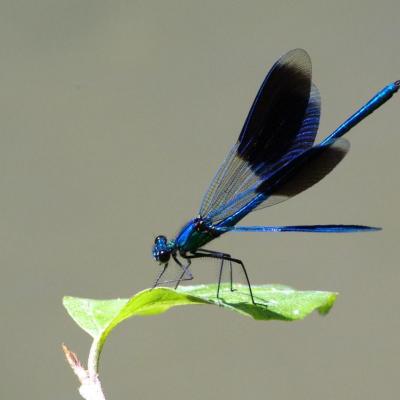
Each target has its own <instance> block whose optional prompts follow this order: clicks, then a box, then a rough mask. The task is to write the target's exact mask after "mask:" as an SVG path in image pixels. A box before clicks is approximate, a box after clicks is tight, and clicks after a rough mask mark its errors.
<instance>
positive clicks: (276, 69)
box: [153, 49, 400, 303]
mask: <svg viewBox="0 0 400 400" xmlns="http://www.w3.org/2000/svg"><path fill="white" fill-rule="evenodd" d="M399 87H400V81H396V82H394V83H391V84H389V85H387V86H386V87H384V88H383V89H382V90H381V91H379V92H378V93H377V94H376V95H375V96H374V97H373V98H372V99H371V100H370V101H368V103H366V104H365V105H364V106H363V107H361V108H360V109H359V110H358V111H357V112H356V113H354V114H353V115H352V116H351V117H350V118H348V119H347V120H346V121H345V122H344V123H343V124H341V125H340V126H339V127H338V128H337V129H336V130H335V131H333V132H332V133H331V134H330V135H329V136H327V137H326V138H325V139H324V140H322V142H320V143H319V144H316V145H314V140H315V136H316V134H317V130H318V125H319V118H320V96H319V92H318V89H317V87H316V86H315V85H314V84H313V83H312V81H311V60H310V57H309V55H308V54H307V52H306V51H305V50H302V49H295V50H292V51H289V52H288V53H286V54H285V55H284V56H282V57H281V58H280V59H279V60H278V61H277V62H276V63H275V64H274V66H273V67H272V68H271V70H270V72H269V73H268V75H267V77H266V78H265V80H264V82H263V84H262V85H261V88H260V89H259V91H258V93H257V96H256V98H255V100H254V102H253V105H252V106H251V109H250V112H249V115H248V117H247V119H246V121H245V123H244V126H243V128H242V131H241V133H240V135H239V138H238V140H237V142H236V143H235V145H234V146H233V148H232V149H231V151H230V152H229V153H228V155H227V157H226V159H225V161H224V162H223V163H222V165H221V167H220V168H219V170H218V172H217V173H216V175H215V177H214V179H213V180H212V182H211V184H210V186H209V188H208V190H207V192H206V193H205V195H204V197H203V200H202V203H201V206H200V210H199V214H198V216H197V217H196V218H194V219H192V220H191V221H189V222H188V223H187V224H186V225H185V226H184V227H183V228H182V229H181V231H180V232H179V234H178V235H177V236H176V238H175V239H174V240H167V238H166V237H165V236H157V238H156V239H155V243H154V246H153V257H154V258H155V260H157V261H158V262H159V263H160V264H162V266H163V269H162V271H161V273H160V274H159V276H158V278H157V280H156V282H155V284H154V286H157V285H158V284H160V280H161V277H162V276H163V274H164V273H165V271H166V269H167V267H168V263H169V261H170V259H171V257H172V259H173V260H174V261H175V262H176V264H177V265H178V266H179V267H180V269H181V274H180V276H179V278H178V279H177V280H175V281H169V282H176V287H177V286H178V285H179V284H180V282H181V281H182V280H190V279H192V278H193V275H192V273H191V272H190V270H189V267H190V264H191V261H192V260H193V259H195V258H215V259H219V260H220V268H219V278H218V289H217V298H219V295H220V285H221V277H222V271H223V268H224V263H225V262H229V267H230V276H231V290H232V263H233V264H237V265H239V266H240V267H241V269H242V271H243V273H244V276H245V278H246V281H247V285H248V288H249V294H250V297H251V300H252V302H253V303H254V297H253V293H252V290H251V285H250V280H249V277H248V274H247V271H246V268H245V266H244V264H243V262H242V261H241V260H239V259H237V258H234V257H231V255H230V254H227V253H223V252H217V251H212V250H207V249H204V248H203V246H204V245H206V244H207V243H209V242H211V241H212V240H214V239H215V238H217V237H218V236H221V235H222V234H224V233H226V232H232V231H240V232H318V233H320V232H326V233H332V232H359V231H373V230H377V229H378V228H374V227H369V226H363V225H298V226H237V225H236V224H237V223H238V222H239V221H240V220H241V219H242V218H244V217H245V216H246V215H247V214H249V213H250V212H251V211H254V210H258V209H260V208H264V207H268V206H272V205H274V204H277V203H280V202H282V201H285V200H287V199H289V198H290V197H293V196H294V195H296V194H298V193H300V192H302V191H304V190H306V189H307V188H309V187H311V186H312V185H314V184H315V183H317V182H319V181H320V180H321V179H322V178H324V177H325V176H326V175H327V174H328V173H329V172H330V171H331V170H332V169H333V168H335V167H336V165H337V164H338V163H339V162H340V161H341V160H342V159H343V157H344V156H345V155H346V153H347V152H348V150H349V142H348V141H347V140H345V139H343V138H341V137H342V136H343V135H344V134H345V133H346V132H348V131H349V130H350V129H351V128H352V127H354V126H355V125H356V124H358V123H359V122H360V121H361V120H362V119H364V118H365V117H366V116H367V115H369V114H370V113H371V112H373V111H374V110H376V109H377V108H378V107H380V106H381V105H382V104H384V103H385V102H386V101H387V100H388V99H390V98H391V97H392V95H393V94H394V93H395V92H397V91H398V89H399ZM163 283H166V282H163Z"/></svg>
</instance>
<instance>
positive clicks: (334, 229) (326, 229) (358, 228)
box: [213, 225, 381, 233]
mask: <svg viewBox="0 0 400 400" xmlns="http://www.w3.org/2000/svg"><path fill="white" fill-rule="evenodd" d="M213 229H214V228H213ZM379 230H381V228H377V227H374V226H365V225H294V226H230V227H215V231H216V232H221V233H222V232H309V233H352V232H372V231H379Z"/></svg>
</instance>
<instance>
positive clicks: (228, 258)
mask: <svg viewBox="0 0 400 400" xmlns="http://www.w3.org/2000/svg"><path fill="white" fill-rule="evenodd" d="M204 250H205V249H199V250H197V251H196V253H194V254H192V255H185V256H184V258H187V259H194V258H214V259H218V260H221V266H220V272H219V279H218V289H217V299H219V298H220V297H219V292H220V286H221V277H222V269H223V261H229V262H230V263H235V264H239V265H240V267H241V268H242V271H243V273H244V276H245V278H246V282H247V286H248V288H249V294H250V297H251V302H252V303H253V304H256V302H255V301H254V296H253V291H252V289H251V284H250V279H249V276H248V274H247V271H246V267H245V266H244V264H243V261H242V260H239V259H238V258H233V257H231V256H230V255H227V254H224V253H218V252H212V251H211V250H206V251H204ZM231 288H232V286H231Z"/></svg>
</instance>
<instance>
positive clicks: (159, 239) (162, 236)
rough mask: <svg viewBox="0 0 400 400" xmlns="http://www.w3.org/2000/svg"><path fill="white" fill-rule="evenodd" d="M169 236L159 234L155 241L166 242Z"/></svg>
mask: <svg viewBox="0 0 400 400" xmlns="http://www.w3.org/2000/svg"><path fill="white" fill-rule="evenodd" d="M166 241H167V238H166V237H165V236H164V235H158V236H157V237H156V238H155V239H154V243H159V242H166Z"/></svg>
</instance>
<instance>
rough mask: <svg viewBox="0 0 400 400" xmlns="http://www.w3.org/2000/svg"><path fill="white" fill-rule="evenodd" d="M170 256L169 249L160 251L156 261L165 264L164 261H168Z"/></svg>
mask: <svg viewBox="0 0 400 400" xmlns="http://www.w3.org/2000/svg"><path fill="white" fill-rule="evenodd" d="M170 256H171V254H170V252H169V251H160V252H159V253H158V261H160V262H161V263H163V264H165V263H166V262H168V261H169V258H170Z"/></svg>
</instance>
